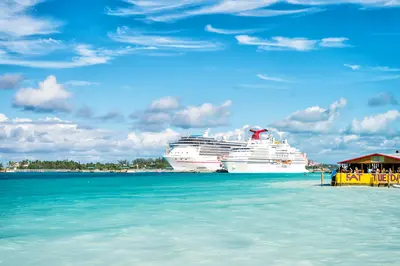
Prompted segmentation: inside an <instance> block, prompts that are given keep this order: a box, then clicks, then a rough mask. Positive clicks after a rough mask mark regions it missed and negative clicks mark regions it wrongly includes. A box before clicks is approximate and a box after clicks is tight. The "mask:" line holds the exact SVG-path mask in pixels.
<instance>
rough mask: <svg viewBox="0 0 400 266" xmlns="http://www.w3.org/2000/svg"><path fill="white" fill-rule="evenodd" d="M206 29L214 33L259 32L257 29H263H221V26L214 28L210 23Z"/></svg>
mask: <svg viewBox="0 0 400 266" xmlns="http://www.w3.org/2000/svg"><path fill="white" fill-rule="evenodd" d="M204 29H205V30H206V31H208V32H214V33H218V34H225V35H232V34H244V33H253V32H257V31H261V29H242V30H227V29H219V28H214V27H213V26H212V25H210V24H208V25H206V27H205V28H204Z"/></svg>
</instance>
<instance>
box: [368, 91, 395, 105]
mask: <svg viewBox="0 0 400 266" xmlns="http://www.w3.org/2000/svg"><path fill="white" fill-rule="evenodd" d="M398 104H399V103H398V101H397V100H396V98H395V97H394V95H393V93H390V92H384V93H381V94H379V95H377V96H375V97H372V98H371V99H369V100H368V105H369V106H371V107H376V106H385V105H398Z"/></svg>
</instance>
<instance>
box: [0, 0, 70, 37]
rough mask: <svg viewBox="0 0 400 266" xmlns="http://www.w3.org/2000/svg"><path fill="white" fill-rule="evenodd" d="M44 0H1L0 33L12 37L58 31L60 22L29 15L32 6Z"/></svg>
mask: <svg viewBox="0 0 400 266" xmlns="http://www.w3.org/2000/svg"><path fill="white" fill-rule="evenodd" d="M41 2H44V0H24V1H21V0H3V2H2V3H0V34H1V35H4V34H5V35H9V36H14V37H23V36H31V35H43V34H50V33H56V32H58V28H59V27H60V26H61V25H62V23H61V22H59V21H56V20H54V19H50V18H39V17H33V16H31V15H30V14H31V12H28V11H30V10H31V9H32V7H34V6H36V5H37V4H39V3H41Z"/></svg>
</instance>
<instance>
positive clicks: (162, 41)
mask: <svg viewBox="0 0 400 266" xmlns="http://www.w3.org/2000/svg"><path fill="white" fill-rule="evenodd" d="M109 37H110V38H111V39H112V40H114V41H116V42H122V43H129V44H135V45H139V46H144V47H155V48H158V49H173V50H191V51H210V50H211V51H212V50H219V49H221V48H222V46H221V45H220V44H219V43H214V42H209V41H198V40H191V39H188V38H180V37H172V36H164V35H157V34H151V33H140V32H135V31H133V30H131V29H129V28H128V27H120V28H118V29H117V31H116V33H110V34H109Z"/></svg>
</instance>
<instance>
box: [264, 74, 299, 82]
mask: <svg viewBox="0 0 400 266" xmlns="http://www.w3.org/2000/svg"><path fill="white" fill-rule="evenodd" d="M257 77H259V78H260V79H263V80H268V81H275V82H286V83H287V82H291V81H290V80H287V79H284V78H278V77H271V76H267V75H263V74H258V75H257Z"/></svg>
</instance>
